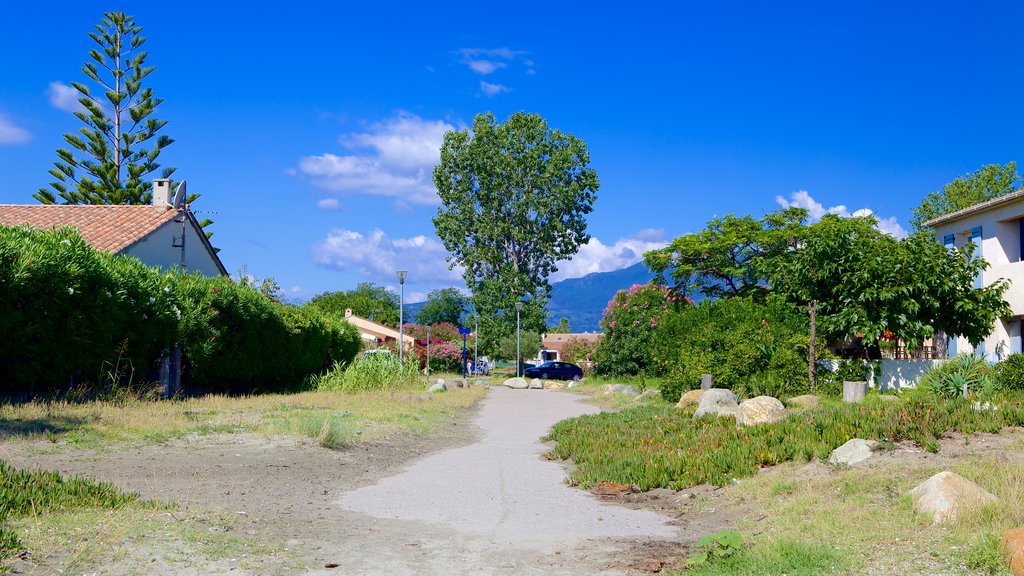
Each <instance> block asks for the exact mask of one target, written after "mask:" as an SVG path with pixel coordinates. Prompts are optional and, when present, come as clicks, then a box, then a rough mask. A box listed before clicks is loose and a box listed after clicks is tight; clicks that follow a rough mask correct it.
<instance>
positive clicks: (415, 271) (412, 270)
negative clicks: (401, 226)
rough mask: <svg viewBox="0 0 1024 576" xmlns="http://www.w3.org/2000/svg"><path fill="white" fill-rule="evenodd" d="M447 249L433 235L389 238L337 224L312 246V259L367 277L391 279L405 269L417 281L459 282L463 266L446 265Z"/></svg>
mask: <svg viewBox="0 0 1024 576" xmlns="http://www.w3.org/2000/svg"><path fill="white" fill-rule="evenodd" d="M447 256H448V251H447V250H445V248H444V245H443V244H442V243H441V241H440V240H439V239H437V238H435V237H428V236H423V235H419V236H413V237H411V238H391V237H389V236H388V235H387V234H385V233H384V232H383V231H382V230H380V229H376V230H374V231H372V232H370V233H369V234H362V233H360V232H356V231H354V230H345V229H341V228H336V229H333V230H331V231H330V233H328V235H327V237H326V238H324V239H323V240H321V241H320V242H317V243H316V244H315V245H314V246H313V259H314V261H315V262H316V263H317V264H318V265H320V266H323V267H325V268H333V269H336V270H355V271H357V272H358V273H359V274H361V275H362V276H364V277H365V278H367V279H368V280H370V281H373V282H378V283H388V282H393V281H394V279H395V271H396V270H408V271H409V281H410V282H415V283H417V284H419V285H421V286H422V285H424V284H428V285H430V284H444V285H446V286H450V285H453V284H454V285H461V284H462V283H463V281H462V269H461V268H458V267H456V268H455V269H454V270H449V269H448V263H447V262H446V261H445V258H446V257H447Z"/></svg>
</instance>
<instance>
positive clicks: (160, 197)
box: [153, 178, 173, 208]
mask: <svg viewBox="0 0 1024 576" xmlns="http://www.w3.org/2000/svg"><path fill="white" fill-rule="evenodd" d="M172 197H173V195H172V194H171V181H170V179H168V178H157V179H155V180H153V206H155V207H157V208H170V207H171V198H172Z"/></svg>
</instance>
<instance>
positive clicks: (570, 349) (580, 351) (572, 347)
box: [562, 336, 600, 363]
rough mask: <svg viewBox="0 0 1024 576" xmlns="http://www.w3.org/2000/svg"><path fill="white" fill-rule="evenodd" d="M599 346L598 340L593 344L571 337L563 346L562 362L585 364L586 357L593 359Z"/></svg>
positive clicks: (591, 341)
mask: <svg viewBox="0 0 1024 576" xmlns="http://www.w3.org/2000/svg"><path fill="white" fill-rule="evenodd" d="M599 345H600V340H598V341H597V342H595V341H593V340H584V339H583V338H577V337H576V336H572V337H570V338H569V339H568V340H566V342H565V346H563V347H562V360H565V361H566V362H576V363H579V362H585V361H586V360H587V356H588V355H590V356H591V358H593V355H594V354H595V353H596V352H597V348H598V346H599Z"/></svg>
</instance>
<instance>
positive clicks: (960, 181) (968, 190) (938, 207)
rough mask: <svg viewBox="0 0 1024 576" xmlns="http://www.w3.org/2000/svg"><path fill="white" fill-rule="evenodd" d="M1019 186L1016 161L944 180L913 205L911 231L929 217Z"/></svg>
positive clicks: (1002, 193) (971, 204)
mask: <svg viewBox="0 0 1024 576" xmlns="http://www.w3.org/2000/svg"><path fill="white" fill-rule="evenodd" d="M1020 187H1021V177H1020V174H1018V173H1017V163H1016V162H1009V163H1007V164H1005V165H1003V166H1000V165H999V164H989V165H987V166H983V167H982V168H981V169H980V170H977V171H976V172H974V173H973V174H966V175H964V176H961V177H959V178H957V179H955V180H953V181H952V182H949V183H947V184H946V185H945V186H943V187H942V190H941V191H939V192H932V193H931V194H929V195H927V196H925V198H924V200H922V201H921V205H920V206H918V207H917V208H914V218H913V220H911V224H913V225H914V230H916V231H919V230H921V228H922V227H923V226H924V223H925V222H927V221H929V220H933V219H935V218H938V217H939V216H945V215H946V214H951V213H953V212H956V211H957V210H963V209H964V208H968V207H970V206H974V205H975V204H978V203H980V202H984V201H986V200H991V199H993V198H998V197H1000V196H1005V195H1007V194H1009V193H1010V192H1014V191H1016V190H1018V189H1020Z"/></svg>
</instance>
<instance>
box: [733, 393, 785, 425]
mask: <svg viewBox="0 0 1024 576" xmlns="http://www.w3.org/2000/svg"><path fill="white" fill-rule="evenodd" d="M785 419H786V407H785V406H783V405H782V402H779V400H778V399H777V398H772V397H771V396H758V397H757V398H751V399H749V400H744V401H743V402H740V405H739V408H738V409H737V410H736V422H737V423H738V424H743V425H744V426H756V425H758V424H771V423H773V422H778V421H780V420H785Z"/></svg>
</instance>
